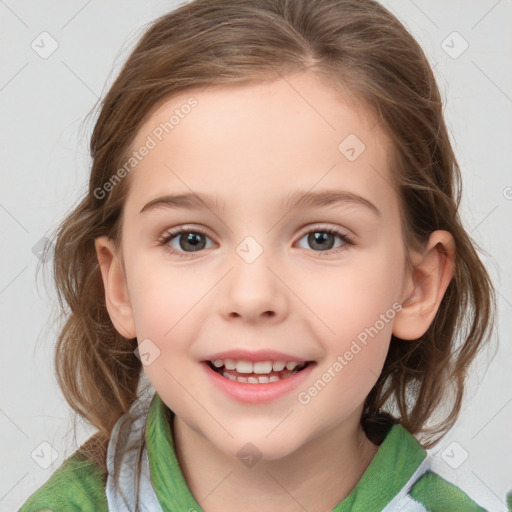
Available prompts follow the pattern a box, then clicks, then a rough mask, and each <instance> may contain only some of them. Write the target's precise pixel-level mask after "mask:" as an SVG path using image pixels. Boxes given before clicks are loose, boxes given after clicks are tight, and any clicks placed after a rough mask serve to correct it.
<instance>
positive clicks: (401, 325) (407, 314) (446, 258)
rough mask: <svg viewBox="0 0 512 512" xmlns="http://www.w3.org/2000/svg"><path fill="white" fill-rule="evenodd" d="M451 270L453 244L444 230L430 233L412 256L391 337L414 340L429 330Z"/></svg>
mask: <svg viewBox="0 0 512 512" xmlns="http://www.w3.org/2000/svg"><path fill="white" fill-rule="evenodd" d="M454 270H455V241H454V239H453V236H452V235H451V234H450V233H449V232H448V231H441V230H439V231H434V232H433V233H432V234H431V235H430V238H429V241H428V244H427V246H426V248H425V250H424V252H423V253H422V254H419V253H416V254H415V255H414V269H413V270H412V272H411V273H410V275H409V276H408V279H407V281H406V286H405V287H404V288H405V290H404V291H405V297H406V298H405V300H404V301H403V302H402V309H401V311H400V312H399V313H398V315H396V317H395V322H394V324H393V334H394V335H395V336H396V337H398V338H401V339H404V340H416V339H418V338H420V337H421V336H423V334H425V332H426V331H427V330H428V328H429V327H430V324H431V323H432V321H433V320H434V317H435V315H436V313H437V311H438V309H439V306H440V305H441V301H442V299H443V297H444V294H445V292H446V289H447V288H448V285H449V284H450V281H451V279H452V277H453V273H454Z"/></svg>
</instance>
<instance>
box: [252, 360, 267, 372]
mask: <svg viewBox="0 0 512 512" xmlns="http://www.w3.org/2000/svg"><path fill="white" fill-rule="evenodd" d="M271 371H272V362H271V361H264V362H261V363H254V364H253V372H254V373H270V372H271Z"/></svg>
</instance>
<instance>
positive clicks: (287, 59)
mask: <svg viewBox="0 0 512 512" xmlns="http://www.w3.org/2000/svg"><path fill="white" fill-rule="evenodd" d="M307 70H310V71H312V72H314V73H316V74H317V75H318V76H321V77H322V78H323V79H325V80H326V81H328V82H329V83H330V84H331V85H332V86H333V87H339V89H340V91H342V92H343V93H344V94H346V93H347V91H350V94H351V96H353V98H354V99H355V100H357V101H360V102H361V103H362V104H363V105H365V106H366V108H368V109H369V110H368V111H369V112H370V111H371V112H373V113H374V114H375V115H376V119H378V120H379V121H378V122H379V128H381V129H382V130H383V131H384V132H385V133H386V134H387V135H388V137H389V138H390V140H391V142H392V146H393V153H392V155H390V161H391V164H392V165H391V168H392V170H393V173H394V176H393V178H394V180H395V182H396V188H397V192H398V196H399V200H400V206H401V213H402V224H403V233H404V243H405V246H406V248H407V249H413V248H419V247H422V246H423V245H424V244H425V243H426V241H427V240H428V237H429V234H430V233H432V232H433V231H435V230H446V231H449V232H450V233H451V234H452V235H453V237H454V239H455V246H456V260H455V273H454V276H453V279H452V281H451V282H450V284H449V286H448V289H447V291H446V293H445V295H444V297H443V299H442V302H441V304H440V307H439V310H438V312H437V314H436V316H435V319H434V321H433V322H432V324H431V326H430V327H429V329H428V330H427V332H426V333H425V334H424V335H423V336H422V337H421V338H420V339H418V340H415V341H404V340H400V339H397V338H396V337H394V336H393V337H392V339H391V344H390V349H389V353H388V355H387V358H386V361H385V364H384V368H383V371H382V374H381V375H380V377H379V378H378V381H377V382H376V384H375V386H374V387H373V389H372V390H371V392H370V393H369V395H368V397H367V398H366V401H365V404H364V411H363V416H362V419H361V422H362V425H363V427H364V428H365V431H366V432H367V434H368V435H369V436H370V437H371V436H373V437H374V438H376V431H377V430H376V429H377V427H378V426H379V425H380V424H381V422H382V421H383V419H384V420H385V419H386V418H387V419H388V420H389V421H391V422H399V423H401V424H402V425H403V426H404V427H405V428H406V429H407V430H409V431H410V432H411V433H412V434H424V435H425V441H424V446H425V447H430V446H433V445H434V444H435V443H436V442H437V441H438V440H439V439H440V438H441V437H442V436H443V435H444V434H445V433H446V431H447V430H448V429H449V428H451V426H452V425H453V423H454V422H455V420H456V419H457V416H458V414H459V411H460V408H461V403H462V399H463V394H464V381H465V377H466V374H467V370H468V367H469V365H470V363H471V362H472V361H473V359H474V357H475V355H476V354H477V352H478V351H479V349H480V348H481V347H482V346H483V344H484V342H485V341H487V340H488V338H489V334H490V333H491V331H492V327H493V324H494V315H495V296H494V290H493V287H492V283H491V281H490V278H489V276H488V274H487V272H486V269H485V268H484V266H483V264H482V262H481V260H480V258H479V256H478V254H477V252H476V250H475V247H476V244H475V243H474V242H473V241H472V240H471V238H470V236H469V235H468V233H467V232H466V231H465V229H464V228H463V226H462V223H461V220H460V218H459V214H458V208H459V203H460V197H461V183H460V170H459V167H458V164H457V162H456V158H455V155H454V152H453V149H452V146H451V144H450V140H449V136H448V133H447V129H446V125H445V122H444V119H443V108H442V101H441V97H440V94H439V90H438V87H437V84H436V81H435V78H434V75H433V72H432V69H431V67H430V65H429V63H428V61H427V58H426V57H425V55H424V53H423V51H422V49H421V48H420V46H419V45H418V43H417V42H416V41H415V40H414V38H413V37H412V36H411V35H410V34H409V32H408V31H407V30H406V29H405V28H404V26H403V25H402V24H401V23H400V22H399V21H398V20H397V19H396V17H395V16H394V15H392V14H391V13H390V12H389V11H388V10H386V9H385V8H384V7H382V6H381V5H380V4H379V3H377V2H375V1H372V0H364V1H362V0H315V1H311V0H216V1H215V2H212V1H211V0H194V1H192V2H190V3H187V4H184V5H182V6H180V7H179V8H178V9H176V10H174V11H172V12H170V13H169V14H166V15H164V16H162V17H160V18H159V19H157V20H156V21H154V22H153V23H152V24H151V25H150V26H149V28H148V29H147V30H146V32H145V33H144V35H143V36H142V38H141V39H140V41H139V42H138V44H137V45H136V47H135V48H134V50H133V51H132V53H131V54H130V56H129V57H128V59H127V61H126V63H125V64H124V66H123V68H122V69H121V71H120V73H119V75H118V77H117V79H116V80H115V82H114V83H113V85H112V86H111V88H110V90H109V91H108V93H107V94H106V96H105V98H104V99H103V101H102V103H101V108H100V112H99V115H98V119H97V122H96V124H95V127H94V131H93V134H92V139H91V144H90V150H91V155H92V170H91V176H90V182H89V189H88V192H87V193H86V195H85V197H84V198H83V199H82V200H81V202H80V203H79V205H78V206H77V207H76V208H75V209H74V210H73V211H72V212H71V213H70V214H69V215H68V216H67V217H66V218H65V220H64V221H63V222H62V223H61V224H60V226H59V228H58V230H57V233H56V244H55V253H54V267H53V269H54V279H55V284H56V287H57V290H58V297H59V302H60V305H61V307H62V311H63V312H65V314H66V322H65V324H64V326H63V328H62V331H61V332H60V335H59V337H58V342H57V346H56V352H55V364H56V373H57V378H58V383H59V385H60V387H61V389H62V391H63V394H64V397H65V398H66V400H67V402H68V403H69V404H70V406H71V407H72V408H73V410H74V411H76V412H77V413H78V414H79V415H80V416H82V417H84V418H85V419H86V420H87V421H88V422H89V423H90V424H91V425H92V426H93V427H95V428H96V429H97V430H98V432H97V433H96V435H95V436H94V437H93V438H91V439H90V441H89V442H88V443H86V445H84V446H83V447H82V449H83V451H84V453H87V456H88V457H89V458H90V459H92V460H94V461H96V462H97V463H98V464H101V465H102V466H104V465H105V453H106V446H107V443H108V439H109V436H110V432H111V430H112V427H113V425H114V424H115V422H116V421H117V420H118V418H119V417H120V416H121V415H122V414H124V413H126V412H127V411H128V410H129V408H130V406H131V405H132V404H133V403H134V401H135V400H136V399H137V398H138V386H139V383H140V377H141V373H142V364H141V362H140V360H139V359H138V357H136V356H135V355H134V350H135V349H136V347H137V340H136V338H134V339H126V338H124V337H123V336H121V335H120V334H119V333H118V332H117V331H116V329H115V328H114V326H113V324H112V322H111V320H110V317H109V314H108V312H107V308H106V306H105V290H104V286H103V282H102V278H101V273H100V267H99V264H98V260H97V257H96V253H95V246H94V240H95V239H96V238H98V237H100V236H103V235H107V236H109V237H110V238H111V239H113V240H114V241H116V243H117V244H119V240H120V238H119V235H120V232H121V231H120V227H121V221H122V210H123V204H124V200H125V198H126V195H127V191H128V187H129V182H130V180H129V179H128V178H124V179H122V180H120V182H119V183H118V184H116V186H115V187H113V188H112V190H111V191H110V192H109V193H108V194H106V195H105V197H102V198H99V197H97V196H98V193H96V194H95V191H97V190H98V189H102V188H103V187H104V184H105V183H107V182H108V181H109V180H110V179H111V178H112V176H114V175H115V174H116V172H117V171H118V169H120V168H121V167H122V166H123V165H124V164H125V162H126V161H127V157H128V155H129V153H130V149H131V148H130V145H131V143H132V142H133V139H134V137H135V135H136V134H137V131H138V130H139V128H140V127H141V125H142V123H143V122H144V121H145V120H146V119H147V118H148V116H149V115H150V114H151V113H152V112H153V111H154V109H155V108H156V107H157V106H158V105H160V104H162V102H163V101H165V100H166V99H169V98H170V97H171V96H173V95H176V94H177V93H180V92H183V91H187V90H191V89H197V88H206V87H214V86H216V85H222V84H229V85H233V84H240V85H243V84H249V83H251V82H253V83H254V82H258V81H264V80H272V79H276V78H279V76H284V75H286V74H288V73H294V72H301V71H307ZM103 190H104V188H103ZM450 389H451V390H452V391H453V401H452V403H451V405H450V407H449V408H448V412H446V414H444V417H443V418H442V420H441V421H439V422H438V423H437V424H436V425H433V426H430V427H429V428H427V426H426V425H427V422H428V421H429V420H430V419H432V417H433V416H434V413H435V412H437V411H438V410H439V409H440V408H441V406H443V405H445V403H446V402H445V399H446V398H447V396H448V395H447V392H448V390H450Z"/></svg>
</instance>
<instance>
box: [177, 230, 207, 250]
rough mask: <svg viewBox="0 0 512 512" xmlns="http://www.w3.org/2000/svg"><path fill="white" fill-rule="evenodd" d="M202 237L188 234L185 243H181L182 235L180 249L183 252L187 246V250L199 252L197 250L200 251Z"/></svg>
mask: <svg viewBox="0 0 512 512" xmlns="http://www.w3.org/2000/svg"><path fill="white" fill-rule="evenodd" d="M202 236H203V235H201V234H200V233H188V235H187V237H186V239H185V242H183V243H182V240H183V235H182V236H181V237H180V247H181V248H182V249H183V250H186V249H187V247H186V246H187V244H189V247H188V248H190V247H191V248H192V249H195V250H199V249H201V247H200V244H201V242H202V240H201V237H202ZM203 243H204V242H203Z"/></svg>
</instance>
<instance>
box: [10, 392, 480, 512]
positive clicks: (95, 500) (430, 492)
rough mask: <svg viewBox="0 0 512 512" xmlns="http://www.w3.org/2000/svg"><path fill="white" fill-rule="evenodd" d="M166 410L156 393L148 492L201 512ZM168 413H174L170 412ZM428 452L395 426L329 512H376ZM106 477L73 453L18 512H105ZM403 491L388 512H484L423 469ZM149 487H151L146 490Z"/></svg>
mask: <svg viewBox="0 0 512 512" xmlns="http://www.w3.org/2000/svg"><path fill="white" fill-rule="evenodd" d="M169 412H170V411H169V409H168V408H167V406H166V405H165V404H164V402H163V401H162V400H161V398H160V396H159V395H158V394H157V393H155V394H154V396H153V399H152V400H151V404H150V406H149V411H148V412H147V414H146V416H144V418H146V417H147V419H143V420H142V421H144V422H145V423H146V432H145V438H146V446H147V458H148V459H149V470H150V474H151V484H152V491H151V492H152V493H154V494H155V495H156V498H157V499H158V502H159V503H160V506H161V508H162V510H163V511H164V512H187V511H188V510H194V509H195V510H196V511H198V512H201V511H202V508H201V507H200V505H199V504H198V503H197V501H196V500H195V498H194V496H193V495H192V493H191V492H190V489H189V488H188V486H187V483H186V481H185V478H184V475H183V473H182V470H181V468H180V465H179V463H178V460H177V458H176V453H175V451H174V440H173V437H172V432H171V428H170V423H169ZM171 414H172V413H171ZM426 457H427V452H426V450H425V449H424V448H423V447H422V446H421V445H420V444H419V442H418V441H417V440H416V439H415V438H414V436H412V435H411V434H410V433H409V432H408V431H407V430H405V429H404V428H403V427H402V426H400V425H393V426H392V427H391V428H390V430H389V431H388V433H387V434H386V437H385V439H384V441H383V442H382V444H381V445H380V446H379V449H378V451H377V453H376V454H375V456H374V458H373V460H372V461H371V463H370V465H369V466H368V468H367V469H366V471H365V473H364V474H363V476H362V477H361V479H360V480H359V482H358V483H357V485H356V486H355V487H354V489H352V491H351V492H350V494H349V495H348V496H347V497H346V498H345V499H344V500H343V501H341V502H340V503H339V504H338V505H337V506H336V507H335V508H334V509H333V511H332V512H379V511H383V510H384V509H385V508H386V506H388V504H389V503H390V502H391V501H392V500H393V499H394V498H395V499H396V496H397V495H398V494H399V493H400V491H401V490H402V489H403V488H404V486H405V485H406V484H407V483H408V482H409V480H410V479H411V477H413V475H414V474H415V472H416V471H417V470H418V468H420V466H421V465H422V463H424V461H426ZM107 477H108V474H107V472H105V471H104V470H102V469H101V468H99V467H98V466H96V465H95V464H93V463H91V462H90V461H88V460H87V459H85V458H84V456H83V455H82V454H81V453H80V451H79V450H77V451H76V452H75V453H74V454H73V455H72V456H71V457H69V458H68V459H66V460H65V461H64V462H63V463H62V465H61V466H60V467H59V468H58V469H57V470H56V471H55V472H54V473H53V474H52V476H51V477H50V478H49V480H48V481H47V482H46V483H45V484H44V485H43V486H42V487H40V488H39V489H38V490H37V491H36V492H35V493H34V494H32V496H30V498H29V499H28V500H27V501H26V502H25V504H24V505H23V506H22V507H21V509H20V510H19V512H41V511H44V510H47V511H51V512H71V511H81V512H108V511H109V505H108V501H107V493H106V483H107ZM409 483H410V484H412V485H411V487H410V488H409V487H406V488H405V491H408V492H406V493H405V494H406V497H405V500H406V501H407V503H408V504H409V505H406V506H404V502H403V501H400V503H399V504H397V505H396V506H388V508H387V509H386V512H387V511H388V510H389V511H391V510H393V511H395V510H396V511H397V512H398V511H403V512H406V511H408V510H415V511H416V510H417V511H429V512H459V511H460V512H486V511H485V509H483V508H481V507H480V506H478V505H477V504H476V503H475V502H473V501H472V500H471V499H470V498H469V497H468V496H467V494H465V493H464V492H463V491H462V490H460V489H459V488H458V487H456V486H455V485H453V484H451V483H450V482H448V481H446V480H445V479H443V478H442V477H441V476H439V475H437V474H436V473H434V472H432V471H430V470H427V471H426V472H425V473H423V474H422V475H421V476H419V477H418V478H417V479H413V482H409ZM150 487H151V486H150ZM153 490H154V491H153Z"/></svg>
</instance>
